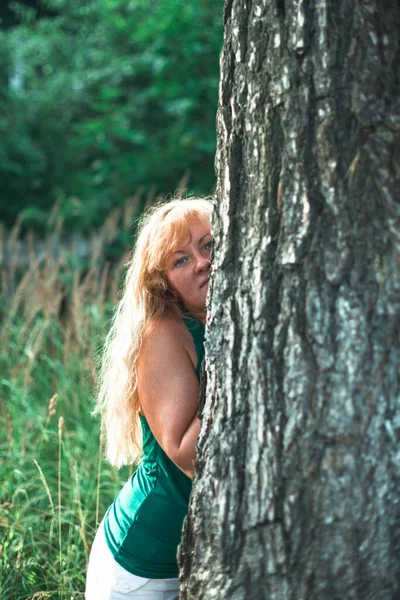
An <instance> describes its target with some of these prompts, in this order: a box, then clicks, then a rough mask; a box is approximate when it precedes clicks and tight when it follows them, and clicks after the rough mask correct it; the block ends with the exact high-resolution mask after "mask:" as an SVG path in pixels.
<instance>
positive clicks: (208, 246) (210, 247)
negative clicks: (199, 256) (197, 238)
mask: <svg viewBox="0 0 400 600" xmlns="http://www.w3.org/2000/svg"><path fill="white" fill-rule="evenodd" d="M212 247H213V240H210V241H209V242H207V244H205V245H204V250H206V251H207V252H211V249H212Z"/></svg>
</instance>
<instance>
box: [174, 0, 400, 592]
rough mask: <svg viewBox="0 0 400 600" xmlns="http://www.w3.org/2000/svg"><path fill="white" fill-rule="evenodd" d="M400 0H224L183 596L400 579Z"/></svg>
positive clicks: (333, 588) (381, 587)
mask: <svg viewBox="0 0 400 600" xmlns="http://www.w3.org/2000/svg"><path fill="white" fill-rule="evenodd" d="M399 39H400V8H399V3H398V2H397V1H395V0H393V1H390V0H352V1H351V0H319V1H314V2H313V1H312V0H227V1H226V6H225V39H224V47H223V51H222V57H221V84H220V99H219V110H218V116H217V128H218V132H217V133H218V152H217V175H218V184H217V207H216V211H215V215H214V231H215V238H216V247H215V257H214V262H213V281H212V283H211V293H210V302H209V304H210V306H209V311H208V329H207V338H206V340H207V341H206V375H207V386H206V402H205V407H204V411H203V424H202V431H201V435H200V440H199V448H198V463H197V474H196V478H195V482H194V488H193V493H192V499H191V505H190V510H189V515H188V518H187V519H186V522H185V526H184V535H183V541H182V544H181V547H180V552H179V561H180V566H181V580H182V588H181V596H180V598H181V599H184V600H189V599H190V600H212V599H214V598H215V599H217V600H225V599H226V600H228V599H229V600H274V599H276V600H289V599H290V600H350V599H357V600H395V599H396V600H397V599H398V598H400V494H399V482H400V405H399V387H400V386H399V354H400V353H399V322H400V319H399V300H400V269H399V255H400V254H399V252H400V232H399V204H398V202H397V201H396V200H397V199H396V192H397V194H398V193H399V187H398V182H399V174H400V165H399V163H398V162H396V161H397V160H398V158H399V150H400V109H399V97H400V95H399V68H400V53H399Z"/></svg>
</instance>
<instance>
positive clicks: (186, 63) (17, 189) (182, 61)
mask: <svg viewBox="0 0 400 600" xmlns="http://www.w3.org/2000/svg"><path fill="white" fill-rule="evenodd" d="M42 4H43V5H45V6H46V8H47V10H48V11H50V13H51V14H52V15H53V16H51V17H50V16H49V17H42V18H41V19H36V18H35V15H34V14H32V11H28V12H26V11H25V12H24V13H23V18H22V23H21V24H20V25H18V26H17V27H14V28H12V29H9V30H7V31H6V32H3V33H1V34H0V98H1V101H2V104H3V105H4V107H5V111H4V112H3V113H2V114H0V179H1V181H2V198H1V200H0V201H1V206H0V209H1V216H2V218H3V219H4V220H6V222H8V223H11V222H12V221H13V220H14V219H15V216H16V214H17V213H18V212H19V211H20V210H22V209H24V208H25V207H26V206H27V205H34V206H35V209H36V212H32V211H30V212H27V213H26V219H27V221H28V222H29V223H30V224H32V223H33V224H35V223H36V222H40V221H41V220H42V221H43V218H45V217H46V211H47V210H48V208H49V206H51V205H52V204H53V202H54V199H55V197H56V196H57V195H59V194H60V193H61V192H62V193H64V194H65V195H66V196H67V197H68V198H73V197H79V198H82V199H84V202H82V203H81V204H80V205H79V207H77V206H76V205H75V207H74V209H72V206H70V208H71V210H69V211H68V210H67V212H66V214H65V217H66V218H67V224H68V223H69V222H72V223H73V225H74V227H76V226H77V225H79V226H80V227H83V228H87V227H89V226H92V225H96V224H98V223H100V222H102V220H103V218H104V215H105V214H106V213H108V212H109V210H110V209H111V208H112V207H114V206H116V205H120V204H121V203H122V202H123V201H124V200H125V199H126V198H127V197H129V196H130V195H132V194H133V192H134V191H135V190H136V188H137V187H138V186H140V185H144V186H147V185H148V184H149V183H151V184H152V185H153V186H155V187H156V189H157V193H159V194H165V193H170V192H173V191H174V190H175V189H176V188H177V186H178V183H179V181H180V180H181V178H182V177H183V176H184V175H185V173H187V172H189V173H190V188H191V189H192V190H193V191H195V192H197V193H210V192H211V191H212V188H213V184H214V165H213V163H214V153H215V113H216V105H217V88H218V55H219V50H220V47H221V45H222V0H221V2H220V1H218V0H217V1H216V0H193V1H192V2H186V1H185V0H158V1H157V0H140V1H139V0H137V1H135V0H130V1H127V0H87V1H86V2H84V3H82V2H81V1H80V0H68V1H67V0H42ZM3 182H4V183H3ZM65 206H66V207H67V208H68V206H69V205H68V204H66V205H65Z"/></svg>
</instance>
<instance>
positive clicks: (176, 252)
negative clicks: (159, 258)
mask: <svg viewBox="0 0 400 600" xmlns="http://www.w3.org/2000/svg"><path fill="white" fill-rule="evenodd" d="M208 235H210V236H212V233H211V231H210V232H209V233H205V234H204V235H202V236H201V238H199V240H198V242H197V243H198V244H201V243H202V241H203V240H204V239H205V238H206V237H207V236H208ZM189 244H190V242H189ZM184 253H185V250H174V251H173V252H172V254H171V256H173V255H174V254H184Z"/></svg>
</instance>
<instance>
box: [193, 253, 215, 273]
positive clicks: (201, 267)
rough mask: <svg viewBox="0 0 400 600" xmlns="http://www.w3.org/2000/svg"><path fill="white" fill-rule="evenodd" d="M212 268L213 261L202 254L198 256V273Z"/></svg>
mask: <svg viewBox="0 0 400 600" xmlns="http://www.w3.org/2000/svg"><path fill="white" fill-rule="evenodd" d="M210 266H211V261H210V259H209V258H207V257H206V256H203V255H202V254H198V256H197V260H196V271H197V272H199V273H202V272H203V271H209V269H210Z"/></svg>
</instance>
